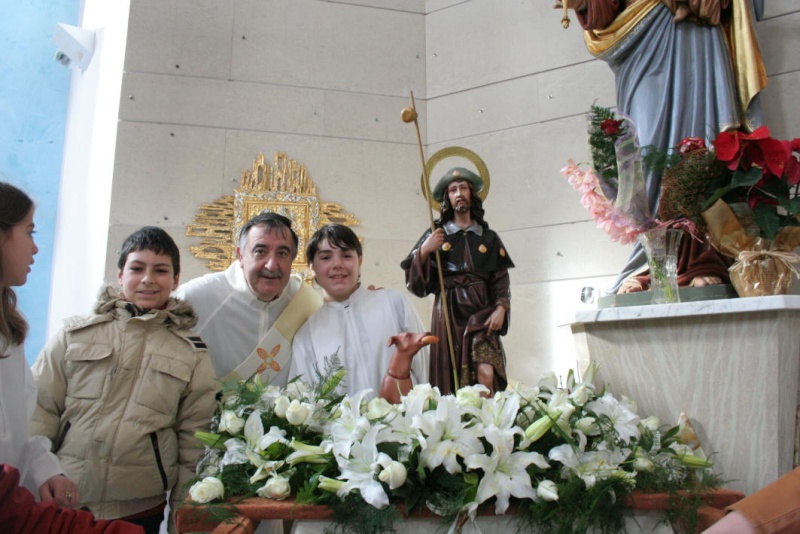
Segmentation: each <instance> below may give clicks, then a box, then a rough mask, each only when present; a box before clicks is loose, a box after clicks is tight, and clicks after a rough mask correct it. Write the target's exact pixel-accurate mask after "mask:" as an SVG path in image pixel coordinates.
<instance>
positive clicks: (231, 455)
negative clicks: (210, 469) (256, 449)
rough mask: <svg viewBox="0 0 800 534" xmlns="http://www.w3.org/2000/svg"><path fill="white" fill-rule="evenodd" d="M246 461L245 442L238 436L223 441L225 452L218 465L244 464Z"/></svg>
mask: <svg viewBox="0 0 800 534" xmlns="http://www.w3.org/2000/svg"><path fill="white" fill-rule="evenodd" d="M248 461H249V459H248V458H247V443H245V442H244V441H243V440H241V439H238V438H231V439H229V440H227V441H226V442H225V454H224V455H223V456H222V460H220V462H219V465H220V467H225V466H226V465H231V464H246V463H247V462H248Z"/></svg>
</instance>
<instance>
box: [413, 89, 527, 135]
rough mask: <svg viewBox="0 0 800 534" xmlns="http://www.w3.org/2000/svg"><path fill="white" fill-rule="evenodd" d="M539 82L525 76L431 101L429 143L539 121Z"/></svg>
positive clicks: (429, 104)
mask: <svg viewBox="0 0 800 534" xmlns="http://www.w3.org/2000/svg"><path fill="white" fill-rule="evenodd" d="M538 80H539V77H538V76H536V75H531V76H524V77H521V78H516V79H514V80H508V81H506V82H503V83H498V84H492V85H488V86H483V87H476V88H474V89H469V90H465V91H461V92H458V93H455V94H451V95H447V96H445V97H442V98H431V99H429V100H428V107H427V109H428V116H427V117H426V122H427V123H428V139H427V141H428V143H430V144H445V143H449V142H453V141H456V140H459V139H463V138H465V137H470V136H473V135H480V134H486V133H489V132H497V131H502V130H507V129H510V128H518V127H521V126H526V125H529V124H531V123H535V122H539V120H540V117H539V111H538V98H537V97H536V95H537V94H538V92H539V91H538Z"/></svg>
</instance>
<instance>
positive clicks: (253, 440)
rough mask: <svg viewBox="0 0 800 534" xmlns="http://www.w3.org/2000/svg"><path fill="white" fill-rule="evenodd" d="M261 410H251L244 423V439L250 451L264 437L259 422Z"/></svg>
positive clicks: (262, 428)
mask: <svg viewBox="0 0 800 534" xmlns="http://www.w3.org/2000/svg"><path fill="white" fill-rule="evenodd" d="M262 413H263V412H262V411H261V410H253V412H252V413H251V414H250V415H249V416H248V418H247V421H245V423H244V439H245V441H246V442H247V446H248V447H249V448H250V449H256V448H257V447H258V442H259V441H260V440H261V437H262V436H263V435H264V424H263V423H262V422H261V414H262Z"/></svg>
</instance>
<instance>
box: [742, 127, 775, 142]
mask: <svg viewBox="0 0 800 534" xmlns="http://www.w3.org/2000/svg"><path fill="white" fill-rule="evenodd" d="M736 133H737V134H738V136H739V138H740V139H744V140H747V141H757V140H761V139H767V138H768V137H769V128H768V127H767V126H759V127H758V128H756V129H755V130H753V131H752V132H750V133H745V132H736Z"/></svg>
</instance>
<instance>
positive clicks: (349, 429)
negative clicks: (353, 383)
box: [330, 389, 372, 457]
mask: <svg viewBox="0 0 800 534" xmlns="http://www.w3.org/2000/svg"><path fill="white" fill-rule="evenodd" d="M370 392H371V390H369V389H366V390H364V391H361V392H359V393H357V394H356V395H355V396H354V397H350V396H345V397H344V399H342V402H341V404H340V405H339V411H340V414H339V417H338V418H337V419H336V420H335V421H333V422H332V423H331V426H330V435H331V439H332V440H333V453H334V454H335V455H337V456H344V457H347V456H348V455H349V454H350V447H352V445H353V443H356V442H358V441H361V439H362V438H363V437H364V435H365V434H366V433H367V431H368V430H369V429H370V428H371V427H372V424H371V423H370V422H369V419H367V416H366V415H364V414H362V413H361V408H362V401H363V400H364V397H366V396H367V395H368V394H369V393H370Z"/></svg>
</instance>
